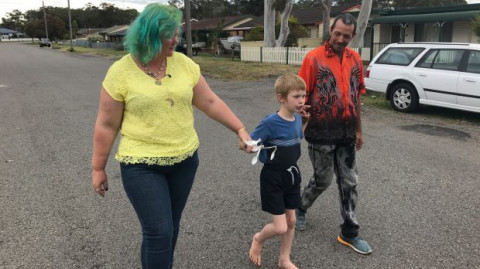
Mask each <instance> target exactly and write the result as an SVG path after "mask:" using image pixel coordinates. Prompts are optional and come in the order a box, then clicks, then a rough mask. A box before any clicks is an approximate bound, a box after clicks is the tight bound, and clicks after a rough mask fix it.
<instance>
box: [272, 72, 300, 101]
mask: <svg viewBox="0 0 480 269" xmlns="http://www.w3.org/2000/svg"><path fill="white" fill-rule="evenodd" d="M274 87H275V93H276V94H280V95H282V96H283V97H284V98H286V97H287V96H288V94H289V93H290V92H291V91H293V90H302V91H305V90H306V88H307V86H306V84H305V81H304V80H303V78H301V77H299V76H297V75H295V74H293V73H287V74H284V75H282V76H280V77H279V78H277V80H276V81H275V86H274Z"/></svg>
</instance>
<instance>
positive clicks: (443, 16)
mask: <svg viewBox="0 0 480 269" xmlns="http://www.w3.org/2000/svg"><path fill="white" fill-rule="evenodd" d="M479 15H480V10H477V11H457V12H443V13H430V14H411V15H394V16H382V17H377V18H373V19H372V23H373V24H392V23H409V22H410V23H421V22H446V21H470V20H472V19H474V18H475V17H476V16H479Z"/></svg>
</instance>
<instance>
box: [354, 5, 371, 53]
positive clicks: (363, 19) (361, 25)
mask: <svg viewBox="0 0 480 269" xmlns="http://www.w3.org/2000/svg"><path fill="white" fill-rule="evenodd" d="M372 3H373V1H372V0H363V1H362V8H361V9H360V13H359V14H358V19H357V32H356V34H355V37H354V38H353V40H352V41H351V42H350V47H352V48H361V47H363V36H364V35H365V30H366V29H367V24H368V19H369V18H370V11H371V10H372Z"/></svg>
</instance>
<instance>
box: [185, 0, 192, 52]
mask: <svg viewBox="0 0 480 269" xmlns="http://www.w3.org/2000/svg"><path fill="white" fill-rule="evenodd" d="M184 2H185V25H186V26H187V27H186V28H187V29H186V30H187V55H188V57H190V58H192V25H191V22H190V17H191V16H190V0H184Z"/></svg>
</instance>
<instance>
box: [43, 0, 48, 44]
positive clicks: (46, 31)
mask: <svg viewBox="0 0 480 269" xmlns="http://www.w3.org/2000/svg"><path fill="white" fill-rule="evenodd" d="M42 6H43V20H44V21H45V34H46V37H47V39H48V28H47V13H45V3H44V2H43V1H42Z"/></svg>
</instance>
